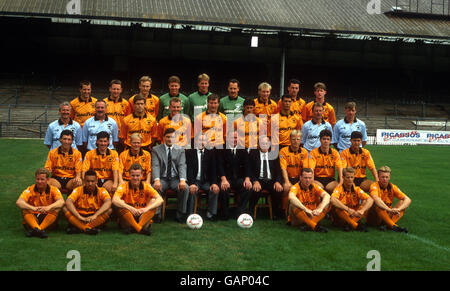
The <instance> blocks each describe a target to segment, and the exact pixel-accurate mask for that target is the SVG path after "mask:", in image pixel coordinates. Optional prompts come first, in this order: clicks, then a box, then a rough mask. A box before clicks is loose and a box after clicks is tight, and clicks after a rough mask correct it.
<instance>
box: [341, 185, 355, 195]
mask: <svg viewBox="0 0 450 291" xmlns="http://www.w3.org/2000/svg"><path fill="white" fill-rule="evenodd" d="M342 189H344V192H347V191H346V190H345V187H344V185H342ZM350 192H353V193H355V192H356V191H355V184H354V183H353V184H352V186H351V187H350Z"/></svg>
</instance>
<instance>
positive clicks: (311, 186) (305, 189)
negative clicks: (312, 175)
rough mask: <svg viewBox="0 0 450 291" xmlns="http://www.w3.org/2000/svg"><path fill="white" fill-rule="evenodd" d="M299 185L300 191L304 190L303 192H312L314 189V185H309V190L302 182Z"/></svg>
mask: <svg viewBox="0 0 450 291" xmlns="http://www.w3.org/2000/svg"><path fill="white" fill-rule="evenodd" d="M298 184H299V186H300V189H302V190H303V191H307V190H309V191H311V190H312V188H313V185H312V184H311V185H309V186H308V188H303V185H302V183H301V182H299V183H298Z"/></svg>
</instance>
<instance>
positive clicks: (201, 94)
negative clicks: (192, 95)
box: [197, 90, 209, 96]
mask: <svg viewBox="0 0 450 291" xmlns="http://www.w3.org/2000/svg"><path fill="white" fill-rule="evenodd" d="M197 93H198V95H200V96H205V95H206V96H208V95H209V91H207V92H206V93H205V94H203V93H202V92H200V91H198V90H197Z"/></svg>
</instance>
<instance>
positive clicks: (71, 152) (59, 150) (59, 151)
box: [58, 146, 73, 155]
mask: <svg viewBox="0 0 450 291" xmlns="http://www.w3.org/2000/svg"><path fill="white" fill-rule="evenodd" d="M58 154H60V155H63V154H65V153H64V152H63V151H62V147H61V146H59V147H58ZM72 154H73V150H72V147H70V149H69V155H72Z"/></svg>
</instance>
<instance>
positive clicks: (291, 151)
mask: <svg viewBox="0 0 450 291" xmlns="http://www.w3.org/2000/svg"><path fill="white" fill-rule="evenodd" d="M288 148H289V152H290V153H295V154H298V153H299V152H300V151H301V150H302V149H301V148H298V150H297V151H295V152H294V151H293V150H292V149H291V146H288Z"/></svg>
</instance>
